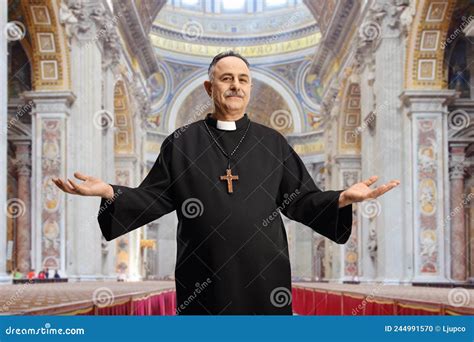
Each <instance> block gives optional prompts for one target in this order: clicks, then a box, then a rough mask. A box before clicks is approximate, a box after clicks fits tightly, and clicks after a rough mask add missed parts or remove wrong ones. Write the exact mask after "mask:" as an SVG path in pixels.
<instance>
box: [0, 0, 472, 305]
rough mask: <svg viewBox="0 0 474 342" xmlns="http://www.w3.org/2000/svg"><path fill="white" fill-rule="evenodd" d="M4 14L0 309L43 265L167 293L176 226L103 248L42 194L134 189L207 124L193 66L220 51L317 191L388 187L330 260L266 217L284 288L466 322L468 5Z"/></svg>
mask: <svg viewBox="0 0 474 342" xmlns="http://www.w3.org/2000/svg"><path fill="white" fill-rule="evenodd" d="M2 6H3V7H2V8H1V9H0V12H1V13H0V22H1V25H2V27H4V28H5V29H4V30H3V32H2V33H3V37H2V38H1V39H2V40H0V42H2V45H1V46H0V67H1V68H2V70H1V72H0V75H1V84H2V87H0V88H1V89H0V93H1V95H0V104H1V106H2V110H1V111H0V122H1V131H0V146H1V147H2V150H1V153H0V188H2V189H5V190H6V191H2V197H1V198H0V207H2V208H5V211H6V216H2V220H1V221H0V253H1V257H0V282H1V283H4V284H6V285H5V286H3V285H2V286H0V292H1V291H2V288H4V289H7V287H8V286H12V285H9V284H11V283H12V277H13V273H14V272H19V273H21V274H27V273H28V272H30V271H31V270H33V271H35V272H38V271H40V270H43V269H46V268H47V269H48V270H49V272H51V274H52V273H54V272H55V270H57V271H58V273H59V274H60V276H61V277H62V278H67V280H68V284H69V285H68V286H71V287H70V288H71V289H73V288H75V287H74V286H76V284H74V283H76V282H80V283H85V282H87V286H93V285H91V284H94V283H104V282H110V283H112V282H115V281H116V280H117V279H120V280H125V281H124V283H127V284H132V283H134V282H136V283H137V284H138V283H147V284H169V283H172V281H173V280H174V267H175V259H176V226H177V222H178V219H177V216H176V214H175V213H171V214H168V215H166V216H164V217H162V218H160V219H159V220H157V221H155V222H152V223H150V224H148V225H146V226H145V227H142V228H140V229H136V230H134V231H132V232H131V233H129V234H126V235H123V236H121V237H119V238H117V239H116V240H113V241H110V242H108V241H106V240H105V239H104V238H103V237H102V234H101V231H100V229H99V226H98V223H97V211H98V209H99V203H100V199H98V198H92V197H91V198H85V197H81V196H68V195H66V194H64V193H63V192H61V191H60V190H59V189H58V188H57V187H56V186H54V184H53V183H52V181H51V178H52V177H62V178H67V177H72V175H73V173H74V172H75V171H78V170H80V171H81V172H84V173H86V174H89V175H94V176H96V177H99V178H101V179H103V180H106V181H107V182H109V183H114V184H119V185H125V186H130V187H135V186H138V185H139V184H140V182H141V180H143V178H144V177H145V176H146V174H147V173H148V172H149V170H150V169H151V167H152V166H153V163H154V162H155V160H156V158H157V155H158V154H159V151H160V147H161V144H162V142H163V141H164V139H165V138H166V137H167V136H168V135H170V134H171V133H173V132H175V131H176V130H177V129H179V128H180V127H182V126H185V125H189V124H190V123H192V122H195V121H197V120H201V119H203V118H204V117H205V116H206V114H207V113H209V112H211V111H212V103H211V102H210V99H209V97H208V96H207V94H206V93H205V90H204V87H203V86H202V84H203V82H204V81H205V80H207V78H208V74H207V68H208V66H209V63H210V61H211V60H212V57H213V56H215V55H216V54H218V53H220V52H222V51H227V50H234V51H237V52H239V53H240V54H242V55H243V56H245V57H246V58H247V59H248V60H249V62H250V70H251V75H252V83H253V88H252V94H251V100H250V103H249V106H248V109H247V113H248V115H249V118H250V119H251V120H253V121H255V122H257V123H260V124H263V125H266V126H268V127H271V128H273V129H275V130H277V131H279V132H280V133H281V134H283V135H284V136H285V137H286V139H287V140H288V142H289V143H290V145H291V146H292V147H293V149H294V150H295V151H296V152H297V153H298V154H299V156H300V157H301V159H302V160H303V161H304V163H305V165H306V167H307V169H308V171H309V172H310V174H311V176H312V177H313V179H314V181H315V182H316V184H317V185H318V187H319V188H320V189H322V190H330V189H345V188H347V187H349V186H351V185H352V184H354V183H356V182H359V181H361V180H363V179H366V178H367V177H370V176H371V175H374V174H375V175H379V180H380V182H386V181H389V180H391V179H400V180H401V185H400V186H399V187H398V188H397V189H395V190H393V191H391V192H390V194H387V195H386V196H382V197H380V198H377V199H374V200H370V201H366V202H363V203H359V204H357V205H353V223H352V235H351V237H350V239H349V241H348V242H347V243H346V244H344V245H338V244H336V243H334V242H332V241H330V240H328V239H326V238H324V237H323V236H321V235H319V234H317V233H315V232H314V231H312V230H311V229H310V228H308V227H306V226H304V225H302V224H300V223H298V222H295V221H291V220H289V219H287V218H284V223H285V227H286V230H287V235H288V244H289V249H290V261H291V268H292V280H293V282H294V284H297V285H296V288H297V289H300V290H302V289H303V288H305V287H308V286H309V287H310V286H315V287H318V286H320V288H331V286H333V287H332V288H333V289H334V291H336V290H337V289H339V287H341V291H344V290H343V287H345V286H346V287H347V286H354V287H355V290H354V291H355V292H357V291H359V293H361V294H362V293H365V294H366V295H367V292H370V289H368V288H367V286H371V285H373V284H382V285H383V286H386V285H388V286H391V285H393V286H394V287H397V288H399V289H400V288H401V289H405V288H406V289H409V288H410V289H414V291H416V292H414V294H413V296H415V297H419V296H421V295H423V294H425V295H426V294H428V292H429V291H430V290H427V286H430V288H435V287H436V289H437V290H438V289H439V290H440V291H448V289H459V291H460V292H459V293H458V294H461V295H464V296H466V294H467V299H466V298H464V299H463V303H462V305H456V303H453V300H454V301H456V299H453V298H447V299H444V297H446V293H447V292H442V293H441V292H440V294H439V296H438V297H437V299H436V300H435V302H436V301H439V302H444V304H443V305H446V306H450V307H451V309H453V308H454V307H457V308H459V307H462V308H465V309H466V310H467V308H470V309H471V310H474V291H472V293H471V290H468V289H469V288H471V287H472V288H474V204H473V203H474V202H473V201H472V199H473V193H474V178H473V176H472V175H473V170H474V83H471V79H470V76H471V74H473V75H474V1H472V0H436V1H435V0H364V1H355V0H324V1H322V0H232V1H231V0H169V1H165V0H154V1H146V0H133V1H132V0H8V1H7V3H6V4H5V5H2ZM7 6H8V8H7ZM6 85H8V86H6ZM305 284H308V285H305ZM318 284H320V285H318ZM38 285H39V284H38ZM35 286H36V285H35ZM58 286H66V285H64V284H61V285H58ZM113 286H117V284H115V285H111V287H113ZM144 286H148V287H149V285H144ZM163 286H165V285H163ZM357 289H359V290H357ZM387 289H388V287H387ZM326 290H327V289H325V290H324V291H326ZM379 290H380V293H382V292H383V291H388V290H384V289H379ZM437 290H433V292H432V294H433V293H434V292H436V291H437ZM321 291H323V290H321ZM403 291H405V290H402V292H403ZM407 291H408V290H407ZM420 291H421V292H420ZM79 292H80V291H79V290H78V291H77V293H79ZM355 292H354V293H355ZM406 293H408V292H406ZM420 293H421V294H420ZM436 293H437V292H436ZM293 295H294V298H293V301H294V305H295V304H297V303H296V302H297V300H298V298H297V296H301V294H300V293H299V292H298V291H296V292H295V293H294V294H293ZM450 295H451V293H450ZM386 296H387V298H388V297H390V296H396V294H391V293H387V295H386ZM73 297H74V296H73ZM73 297H71V298H72V299H71V298H69V299H65V301H67V300H73V299H74V298H73ZM451 297H452V296H451ZM76 299H77V298H76ZM0 301H1V300H0ZM32 303H33V302H27V303H26V304H25V303H23V304H22V305H26V306H25V307H26V308H31V307H32V306H33V304H32ZM25 307H23V309H25ZM76 309H77V308H76ZM77 310H79V309H77ZM84 310H85V309H84ZM302 310H303V309H302ZM443 310H445V309H443ZM303 311H304V310H303ZM311 312H312V313H313V314H314V313H315V312H314V311H311ZM399 312H400V311H399ZM473 312H474V311H473ZM443 313H445V312H444V311H443Z"/></svg>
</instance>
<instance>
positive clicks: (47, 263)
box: [23, 91, 75, 276]
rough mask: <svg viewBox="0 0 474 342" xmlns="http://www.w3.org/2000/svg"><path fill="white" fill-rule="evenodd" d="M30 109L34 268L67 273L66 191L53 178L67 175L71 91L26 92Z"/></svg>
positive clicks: (73, 98) (72, 98)
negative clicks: (58, 186)
mask: <svg viewBox="0 0 474 342" xmlns="http://www.w3.org/2000/svg"><path fill="white" fill-rule="evenodd" d="M23 96H24V98H25V99H26V100H30V101H32V102H33V104H34V107H33V109H32V116H33V120H32V125H33V129H32V136H33V138H32V160H33V163H32V186H31V189H32V206H31V207H32V212H33V217H32V241H33V243H32V254H33V258H32V259H33V260H32V263H33V265H32V266H33V268H34V269H35V270H37V271H38V270H40V269H43V268H46V267H48V268H49V269H51V270H55V269H57V270H58V271H59V272H60V274H61V275H62V276H66V239H67V237H66V223H65V220H66V215H67V206H66V201H65V193H64V192H62V191H60V190H59V189H58V188H57V187H56V186H55V185H54V183H53V182H52V180H51V178H52V177H60V178H65V177H66V165H67V161H68V149H67V143H68V141H67V137H68V133H69V130H68V120H69V116H70V111H71V104H72V103H73V102H74V100H75V96H74V95H73V94H72V93H71V92H70V91H32V92H25V93H23Z"/></svg>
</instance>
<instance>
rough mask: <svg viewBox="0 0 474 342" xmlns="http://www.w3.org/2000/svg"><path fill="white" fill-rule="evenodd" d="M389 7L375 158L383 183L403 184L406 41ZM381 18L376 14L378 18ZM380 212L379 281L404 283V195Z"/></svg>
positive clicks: (379, 60) (379, 57) (378, 78)
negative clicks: (401, 97)
mask: <svg viewBox="0 0 474 342" xmlns="http://www.w3.org/2000/svg"><path fill="white" fill-rule="evenodd" d="M380 3H381V4H382V3H383V8H384V11H383V12H381V13H379V14H380V15H381V17H382V18H381V21H380V23H379V26H380V39H379V41H378V43H377V45H376V51H375V53H374V59H375V79H374V93H375V94H374V95H375V99H376V101H375V106H376V108H377V107H378V108H380V107H381V106H383V110H380V111H378V113H377V119H376V125H375V137H374V149H373V152H374V153H373V155H372V156H371V159H372V161H373V163H374V164H375V172H376V173H375V174H376V175H378V176H379V180H378V182H377V183H376V184H377V185H379V184H383V183H386V182H388V181H390V180H392V179H400V180H401V181H402V182H403V178H402V176H403V168H404V167H403V164H402V155H403V149H402V148H401V145H402V142H403V135H402V120H401V115H400V111H399V107H400V100H399V98H398V96H399V95H400V93H401V91H402V89H403V74H404V73H403V70H404V68H403V60H404V44H405V41H404V39H403V37H402V36H401V31H400V28H399V26H398V24H397V23H398V21H397V18H396V17H393V16H392V14H394V13H397V12H396V8H395V5H394V4H393V3H392V2H390V1H380ZM376 19H377V17H376V16H375V18H374V20H376ZM372 203H373V204H374V206H375V208H377V209H376V210H377V211H378V212H377V214H376V217H375V218H374V221H375V227H376V228H375V229H376V232H377V234H376V239H377V278H376V279H377V280H378V281H381V282H383V283H388V284H390V283H393V284H398V283H400V282H401V280H402V279H403V278H404V276H405V272H406V269H407V260H405V259H404V258H401V257H400V256H401V255H404V254H405V251H406V250H405V246H404V240H403V238H404V236H405V234H407V232H406V224H405V222H404V221H403V217H404V215H403V213H402V211H403V210H404V206H403V198H402V191H401V190H400V189H395V190H393V191H391V192H390V193H388V194H385V195H384V196H381V197H378V198H377V199H375V200H374V202H372Z"/></svg>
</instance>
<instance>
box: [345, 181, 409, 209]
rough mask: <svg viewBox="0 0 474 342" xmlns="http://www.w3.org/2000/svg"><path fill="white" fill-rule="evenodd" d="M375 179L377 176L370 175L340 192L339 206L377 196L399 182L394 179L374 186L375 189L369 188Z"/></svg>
mask: <svg viewBox="0 0 474 342" xmlns="http://www.w3.org/2000/svg"><path fill="white" fill-rule="evenodd" d="M377 179H378V177H377V176H372V177H370V178H369V179H366V180H365V181H362V182H359V183H356V184H354V185H352V186H351V187H350V188H348V189H347V190H345V191H344V192H343V193H342V196H341V198H340V200H339V206H340V207H343V206H345V205H347V204H351V203H356V202H362V201H365V200H369V199H374V198H377V197H379V196H381V195H383V194H384V193H386V192H387V191H389V190H391V189H393V188H395V187H396V186H398V185H399V184H400V181H399V180H397V179H394V180H391V181H390V182H388V183H387V184H383V185H380V186H378V187H376V188H375V189H372V188H370V187H369V186H371V185H372V184H374V183H375V182H376V181H377Z"/></svg>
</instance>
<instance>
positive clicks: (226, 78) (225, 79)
mask: <svg viewBox="0 0 474 342" xmlns="http://www.w3.org/2000/svg"><path fill="white" fill-rule="evenodd" d="M222 80H223V81H229V80H230V77H224V78H223V79H222Z"/></svg>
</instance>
